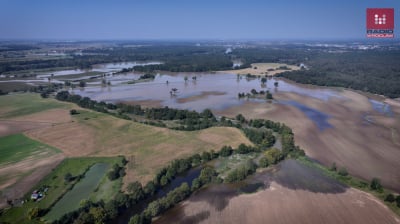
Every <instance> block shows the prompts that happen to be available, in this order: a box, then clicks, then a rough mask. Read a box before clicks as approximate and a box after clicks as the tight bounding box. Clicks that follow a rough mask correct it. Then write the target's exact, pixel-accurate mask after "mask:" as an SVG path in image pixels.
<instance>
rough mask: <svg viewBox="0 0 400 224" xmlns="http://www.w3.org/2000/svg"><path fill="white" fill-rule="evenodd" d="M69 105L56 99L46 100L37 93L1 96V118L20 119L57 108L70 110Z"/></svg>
mask: <svg viewBox="0 0 400 224" xmlns="http://www.w3.org/2000/svg"><path fill="white" fill-rule="evenodd" d="M69 107H70V106H69V104H66V103H62V102H58V101H57V100H55V99H44V98H41V97H40V95H39V94H36V93H16V94H11V95H4V96H0V118H11V117H18V116H23V115H28V114H33V113H37V112H41V111H45V110H49V109H55V108H69Z"/></svg>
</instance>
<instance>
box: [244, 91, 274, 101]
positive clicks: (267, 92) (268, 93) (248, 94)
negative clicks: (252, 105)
mask: <svg viewBox="0 0 400 224" xmlns="http://www.w3.org/2000/svg"><path fill="white" fill-rule="evenodd" d="M260 95H265V98H266V99H267V100H272V99H273V96H272V93H271V92H270V91H269V90H267V91H264V90H261V91H260V92H257V90H255V89H252V90H251V91H250V93H243V92H242V93H238V98H239V99H241V98H245V97H247V98H250V97H256V96H260Z"/></svg>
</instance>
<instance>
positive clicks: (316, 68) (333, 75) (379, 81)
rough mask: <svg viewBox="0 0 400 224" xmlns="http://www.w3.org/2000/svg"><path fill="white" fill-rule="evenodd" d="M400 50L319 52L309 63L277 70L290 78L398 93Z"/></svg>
mask: <svg viewBox="0 0 400 224" xmlns="http://www.w3.org/2000/svg"><path fill="white" fill-rule="evenodd" d="M399 61H400V51H397V50H393V51H389V50H388V51H382V50H367V51H350V52H342V53H320V54H318V55H315V57H311V58H310V60H309V61H308V62H307V64H308V66H309V67H310V68H309V69H308V70H307V69H302V70H298V71H290V72H284V73H282V74H279V75H278V76H280V77H285V78H288V79H291V80H293V81H296V82H299V83H305V84H313V85H319V86H337V87H345V88H350V89H356V90H362V91H367V92H371V93H376V94H381V95H385V96H388V97H391V98H396V97H400V88H399V86H400V78H399V77H400V76H399V74H400V63H399Z"/></svg>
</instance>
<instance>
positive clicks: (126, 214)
mask: <svg viewBox="0 0 400 224" xmlns="http://www.w3.org/2000/svg"><path fill="white" fill-rule="evenodd" d="M201 168H202V167H196V168H194V169H191V170H189V171H188V172H186V173H184V174H181V175H178V176H177V177H176V178H175V179H173V180H172V181H171V183H169V184H168V185H167V186H165V187H164V188H162V189H160V190H158V191H157V192H156V194H155V195H153V196H152V197H150V198H148V199H146V200H143V201H141V202H140V203H139V204H136V205H134V206H133V207H130V208H127V209H126V210H124V211H123V213H122V214H121V215H119V216H118V217H117V218H116V219H115V220H114V221H113V222H112V223H115V224H127V223H128V222H129V220H130V218H131V217H132V216H133V215H134V214H137V213H140V212H142V211H143V210H144V209H145V208H146V207H147V205H148V204H149V203H150V202H152V201H154V200H156V199H159V198H162V197H164V196H166V195H167V194H168V192H170V191H172V190H174V189H175V188H177V187H179V186H180V185H181V184H182V183H185V182H186V183H187V184H188V185H189V186H191V185H192V181H193V180H194V179H195V178H197V177H198V176H199V175H200V171H201Z"/></svg>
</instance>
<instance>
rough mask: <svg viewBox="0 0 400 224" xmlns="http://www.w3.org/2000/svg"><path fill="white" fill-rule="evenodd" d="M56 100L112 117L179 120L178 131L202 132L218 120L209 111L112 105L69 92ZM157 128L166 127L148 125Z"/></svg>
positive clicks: (60, 94)
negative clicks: (134, 116)
mask: <svg viewBox="0 0 400 224" xmlns="http://www.w3.org/2000/svg"><path fill="white" fill-rule="evenodd" d="M56 99H58V100H61V101H68V102H72V103H76V104H77V105H79V106H80V107H83V108H88V109H92V110H95V111H98V112H102V113H110V112H112V113H110V114H111V115H114V116H117V117H120V118H124V119H128V120H130V119H131V118H130V117H129V116H128V115H127V114H131V115H138V116H144V117H145V118H146V119H149V120H156V121H157V120H161V121H162V120H178V121H179V124H180V126H178V127H174V128H173V129H177V130H186V131H192V130H201V129H205V128H208V127H211V126H214V125H216V123H217V120H216V118H215V116H214V114H213V113H212V112H211V110H209V109H205V110H204V111H203V112H201V113H199V112H196V111H189V110H179V109H173V108H169V107H162V108H146V109H143V108H141V106H140V105H126V104H122V103H119V104H116V105H115V104H111V103H105V102H97V101H95V100H91V99H90V98H88V97H81V96H80V95H74V94H70V93H69V92H68V91H60V92H58V93H57V95H56ZM148 124H151V125H156V126H164V125H162V124H160V123H154V122H153V123H148Z"/></svg>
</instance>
